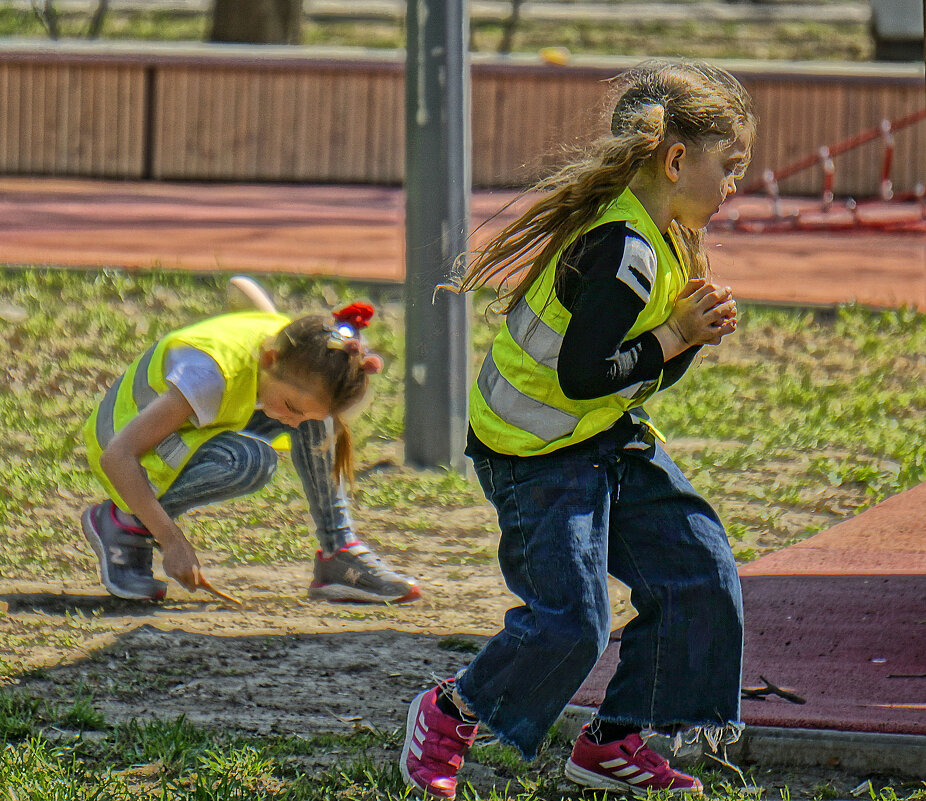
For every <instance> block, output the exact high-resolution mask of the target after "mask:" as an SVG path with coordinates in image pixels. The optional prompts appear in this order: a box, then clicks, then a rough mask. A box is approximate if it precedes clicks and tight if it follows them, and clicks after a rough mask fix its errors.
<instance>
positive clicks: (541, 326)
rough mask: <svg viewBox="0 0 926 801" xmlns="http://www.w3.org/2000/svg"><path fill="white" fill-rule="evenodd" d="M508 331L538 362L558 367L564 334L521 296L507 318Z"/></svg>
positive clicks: (552, 368)
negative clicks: (554, 327)
mask: <svg viewBox="0 0 926 801" xmlns="http://www.w3.org/2000/svg"><path fill="white" fill-rule="evenodd" d="M506 322H507V324H508V332H509V333H510V334H511V338H512V339H513V340H514V341H515V342H516V343H517V344H518V346H519V347H520V348H521V350H523V351H524V352H525V353H527V354H528V355H529V356H530V357H531V358H532V359H533V360H534V361H535V362H537V364H542V365H543V366H544V367H549V368H550V369H551V370H555V369H556V365H557V363H558V361H559V351H560V348H561V347H562V346H563V337H562V335H561V334H560V333H559V332H557V331H555V330H553V329H552V328H551V327H550V326H549V325H547V324H546V323H545V322H544V321H543V320H541V319H540V318H539V317H538V316H537V315H536V314H534V310H533V309H532V308H531V307H530V304H529V303H528V302H527V301H526V300H525V299H524V298H521V300H519V301H518V302H517V304H515V307H514V308H513V309H512V310H511V311H510V312H509V313H508V316H507V318H506Z"/></svg>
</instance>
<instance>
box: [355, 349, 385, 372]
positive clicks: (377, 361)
mask: <svg viewBox="0 0 926 801" xmlns="http://www.w3.org/2000/svg"><path fill="white" fill-rule="evenodd" d="M360 367H361V369H362V370H363V372H365V373H366V374H367V375H370V374H372V373H378V372H379V371H380V370H382V369H383V360H382V357H380V356H379V355H378V354H376V353H368V354H367V355H366V356H364V357H363V361H362V362H360Z"/></svg>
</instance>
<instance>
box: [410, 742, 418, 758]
mask: <svg viewBox="0 0 926 801" xmlns="http://www.w3.org/2000/svg"><path fill="white" fill-rule="evenodd" d="M408 750H409V751H411V752H412V753H413V754H414V755H415V758H416V759H421V748H420V746H419V745H418V743H416V742H411V743H409V744H408Z"/></svg>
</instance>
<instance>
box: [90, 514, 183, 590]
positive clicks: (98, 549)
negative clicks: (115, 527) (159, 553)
mask: <svg viewBox="0 0 926 801" xmlns="http://www.w3.org/2000/svg"><path fill="white" fill-rule="evenodd" d="M80 527H81V529H82V530H83V532H84V539H86V540H87V542H89V543H90V547H91V548H93V552H94V553H95V554H96V558H97V561H99V563H100V581H102V582H103V586H104V587H106V591H107V592H108V593H109V594H110V595H115V596H116V597H117V598H122V599H123V600H125V601H159V600H161V599H162V598H163V597H164V596H165V595H166V594H167V592H166V591H165V592H163V593H160V594H158V595H142V594H140V593H134V592H127V591H126V590H123V589H122V588H121V587H117V586H116V585H115V584H113V583H112V581H110V579H109V570H107V568H106V558H105V557H104V555H103V554H104V550H105V549H104V548H103V541H102V540H101V539H100V535H99V534H97V533H96V528H95V527H94V525H93V508H92V507H91V508H90V509H85V510H84V513H83V514H82V515H81V516H80Z"/></svg>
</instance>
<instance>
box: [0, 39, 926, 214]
mask: <svg viewBox="0 0 926 801" xmlns="http://www.w3.org/2000/svg"><path fill="white" fill-rule="evenodd" d="M633 61H634V60H627V59H609V60H596V61H591V60H578V61H576V62H575V63H574V64H571V65H567V66H552V65H545V64H541V63H540V62H539V60H538V59H536V58H532V57H522V58H510V59H506V60H504V61H501V60H498V59H496V60H491V59H483V58H474V61H473V66H472V121H473V122H472V140H473V156H472V167H473V184H474V186H477V187H493V186H519V185H523V184H525V183H526V182H528V181H530V180H532V179H533V178H535V177H536V176H537V175H538V174H540V173H541V172H542V171H543V170H545V169H548V168H549V167H550V166H551V165H552V164H554V163H556V162H557V161H559V160H561V159H562V157H563V147H564V146H566V147H568V146H571V145H575V144H581V143H582V142H583V141H586V140H587V139H588V138H590V137H592V136H595V135H599V134H600V133H603V132H604V131H605V130H606V127H605V122H604V121H605V120H606V118H607V114H606V111H607V108H606V100H607V88H608V87H607V79H608V78H610V77H612V76H614V75H616V74H618V73H619V72H620V71H621V70H622V69H624V68H626V67H627V66H628V65H629V64H631V63H633ZM724 66H726V67H727V68H728V69H730V70H731V71H732V72H734V74H736V75H737V76H738V77H739V78H740V79H741V80H742V81H743V83H744V84H745V85H746V87H747V88H748V89H749V90H750V92H751V93H752V94H753V96H754V98H755V100H756V104H757V107H758V111H759V115H760V119H761V127H760V136H759V141H758V143H757V146H756V149H755V158H754V160H753V166H752V168H751V170H750V173H751V176H750V177H751V178H753V179H754V178H755V177H757V176H761V174H762V171H763V170H764V169H767V168H770V169H778V168H781V167H784V166H786V165H787V164H788V163H790V162H792V161H795V160H796V159H798V158H800V157H802V156H806V155H807V154H808V153H812V152H815V151H816V150H817V149H818V148H819V146H820V145H823V144H828V145H832V144H836V143H838V142H839V141H842V140H845V139H848V138H849V137H852V136H854V135H856V134H858V133H859V132H860V131H862V130H864V129H866V128H870V127H872V126H876V125H878V124H879V123H880V122H881V120H882V119H897V118H899V117H902V116H904V115H906V114H909V113H911V112H914V111H916V110H917V109H919V108H921V107H922V106H923V103H924V93H923V78H922V76H921V72H922V70H921V69H918V68H917V67H916V66H915V65H872V64H868V65H844V64H843V65H840V64H834V65H824V64H816V65H788V64H782V65H776V64H770V63H764V64H757V63H751V62H742V63H730V62H727V63H725V64H724ZM403 69H404V65H403V61H402V56H401V54H398V53H392V52H389V53H376V54H371V53H369V52H357V51H344V52H334V51H320V50H316V49H309V48H253V47H234V46H232V47H229V46H217V45H189V46H182V47H181V46H166V45H156V46H155V45H145V44H144V43H137V42H132V43H125V42H122V43H117V44H110V45H105V46H103V45H93V46H91V45H87V44H84V43H63V44H56V45H52V44H48V43H31V44H30V43H25V44H16V43H7V44H6V45H5V46H4V47H3V49H0V108H2V109H3V113H2V114H0V173H4V174H30V175H55V176H67V175H73V176H98V177H107V178H129V179H149V178H150V179H159V180H197V181H203V180H224V181H297V182H331V183H374V184H399V183H401V181H402V178H403V169H404V142H405V131H404V123H405V114H404V82H403ZM881 154H882V145H881V143H880V141H874V142H871V143H869V144H866V145H864V146H862V147H860V148H857V149H855V150H852V151H850V152H848V153H845V154H843V155H841V156H839V157H838V158H837V160H836V182H835V190H836V192H837V194H839V195H845V194H851V195H855V196H857V197H862V196H866V195H872V194H875V193H876V192H877V189H878V183H879V178H880V169H881V157H882V155H881ZM893 165H894V166H893V172H892V178H893V181H894V185H895V188H896V189H898V190H901V191H903V190H909V189H912V188H914V186H915V185H916V184H917V183H919V182H923V181H926V122H920V123H918V124H916V125H913V126H910V127H909V128H907V129H905V130H903V131H899V132H898V133H897V134H896V151H895V155H894V161H893ZM750 177H747V181H748V180H750ZM820 180H821V179H820V169H819V168H812V169H810V170H807V171H804V172H802V173H800V174H797V175H795V176H793V177H792V178H789V179H787V181H785V182H783V183H782V186H781V189H782V191H783V192H787V193H796V194H810V193H816V192H817V191H819V187H820Z"/></svg>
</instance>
